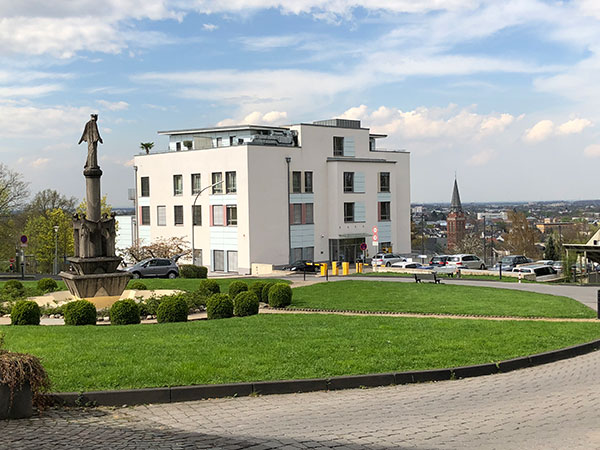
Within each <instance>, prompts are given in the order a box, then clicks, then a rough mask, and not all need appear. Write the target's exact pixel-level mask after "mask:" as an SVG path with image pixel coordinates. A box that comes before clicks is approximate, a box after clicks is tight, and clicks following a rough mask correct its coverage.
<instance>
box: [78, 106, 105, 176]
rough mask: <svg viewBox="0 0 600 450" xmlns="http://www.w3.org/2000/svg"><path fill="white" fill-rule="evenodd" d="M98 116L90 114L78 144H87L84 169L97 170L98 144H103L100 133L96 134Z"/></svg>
mask: <svg viewBox="0 0 600 450" xmlns="http://www.w3.org/2000/svg"><path fill="white" fill-rule="evenodd" d="M97 121H98V114H91V119H90V120H89V121H88V122H87V123H86V124H85V128H84V129H83V134H82V135H81V139H79V143H78V145H79V144H81V143H82V142H84V141H85V142H87V145H88V156H87V160H86V162H85V166H84V169H92V168H94V169H96V168H98V142H100V143H101V144H103V143H104V142H102V138H101V137H100V133H99V132H98V124H97V123H96V122H97Z"/></svg>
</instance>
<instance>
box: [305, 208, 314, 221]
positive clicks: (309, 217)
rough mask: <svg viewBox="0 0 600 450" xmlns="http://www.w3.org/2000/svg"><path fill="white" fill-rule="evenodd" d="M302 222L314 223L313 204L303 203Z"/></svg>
mask: <svg viewBox="0 0 600 450" xmlns="http://www.w3.org/2000/svg"><path fill="white" fill-rule="evenodd" d="M304 208H305V212H304V223H315V220H314V205H313V204H312V203H307V204H306V205H304Z"/></svg>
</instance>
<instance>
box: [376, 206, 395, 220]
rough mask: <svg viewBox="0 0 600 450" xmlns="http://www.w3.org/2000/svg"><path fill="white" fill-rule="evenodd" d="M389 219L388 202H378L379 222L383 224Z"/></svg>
mask: <svg viewBox="0 0 600 450" xmlns="http://www.w3.org/2000/svg"><path fill="white" fill-rule="evenodd" d="M391 218H392V216H391V211H390V202H379V220H380V221H382V222H383V221H388V220H391Z"/></svg>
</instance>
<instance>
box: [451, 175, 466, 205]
mask: <svg viewBox="0 0 600 450" xmlns="http://www.w3.org/2000/svg"><path fill="white" fill-rule="evenodd" d="M462 210H463V209H462V203H461V202H460V194H459V193H458V182H457V181H456V177H455V178H454V190H453V191H452V201H451V202H450V211H453V212H459V211H460V212H462Z"/></svg>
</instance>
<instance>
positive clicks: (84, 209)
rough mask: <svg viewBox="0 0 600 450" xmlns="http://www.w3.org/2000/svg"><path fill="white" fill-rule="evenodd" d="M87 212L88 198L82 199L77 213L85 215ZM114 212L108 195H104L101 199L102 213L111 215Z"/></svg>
mask: <svg viewBox="0 0 600 450" xmlns="http://www.w3.org/2000/svg"><path fill="white" fill-rule="evenodd" d="M86 212H87V200H85V199H84V200H82V201H81V203H80V204H79V205H78V206H77V214H79V215H80V216H81V215H84V214H86ZM111 212H112V206H111V205H109V203H108V200H107V198H106V195H105V196H103V197H102V199H101V200H100V214H107V215H109V216H110V213H111Z"/></svg>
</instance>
